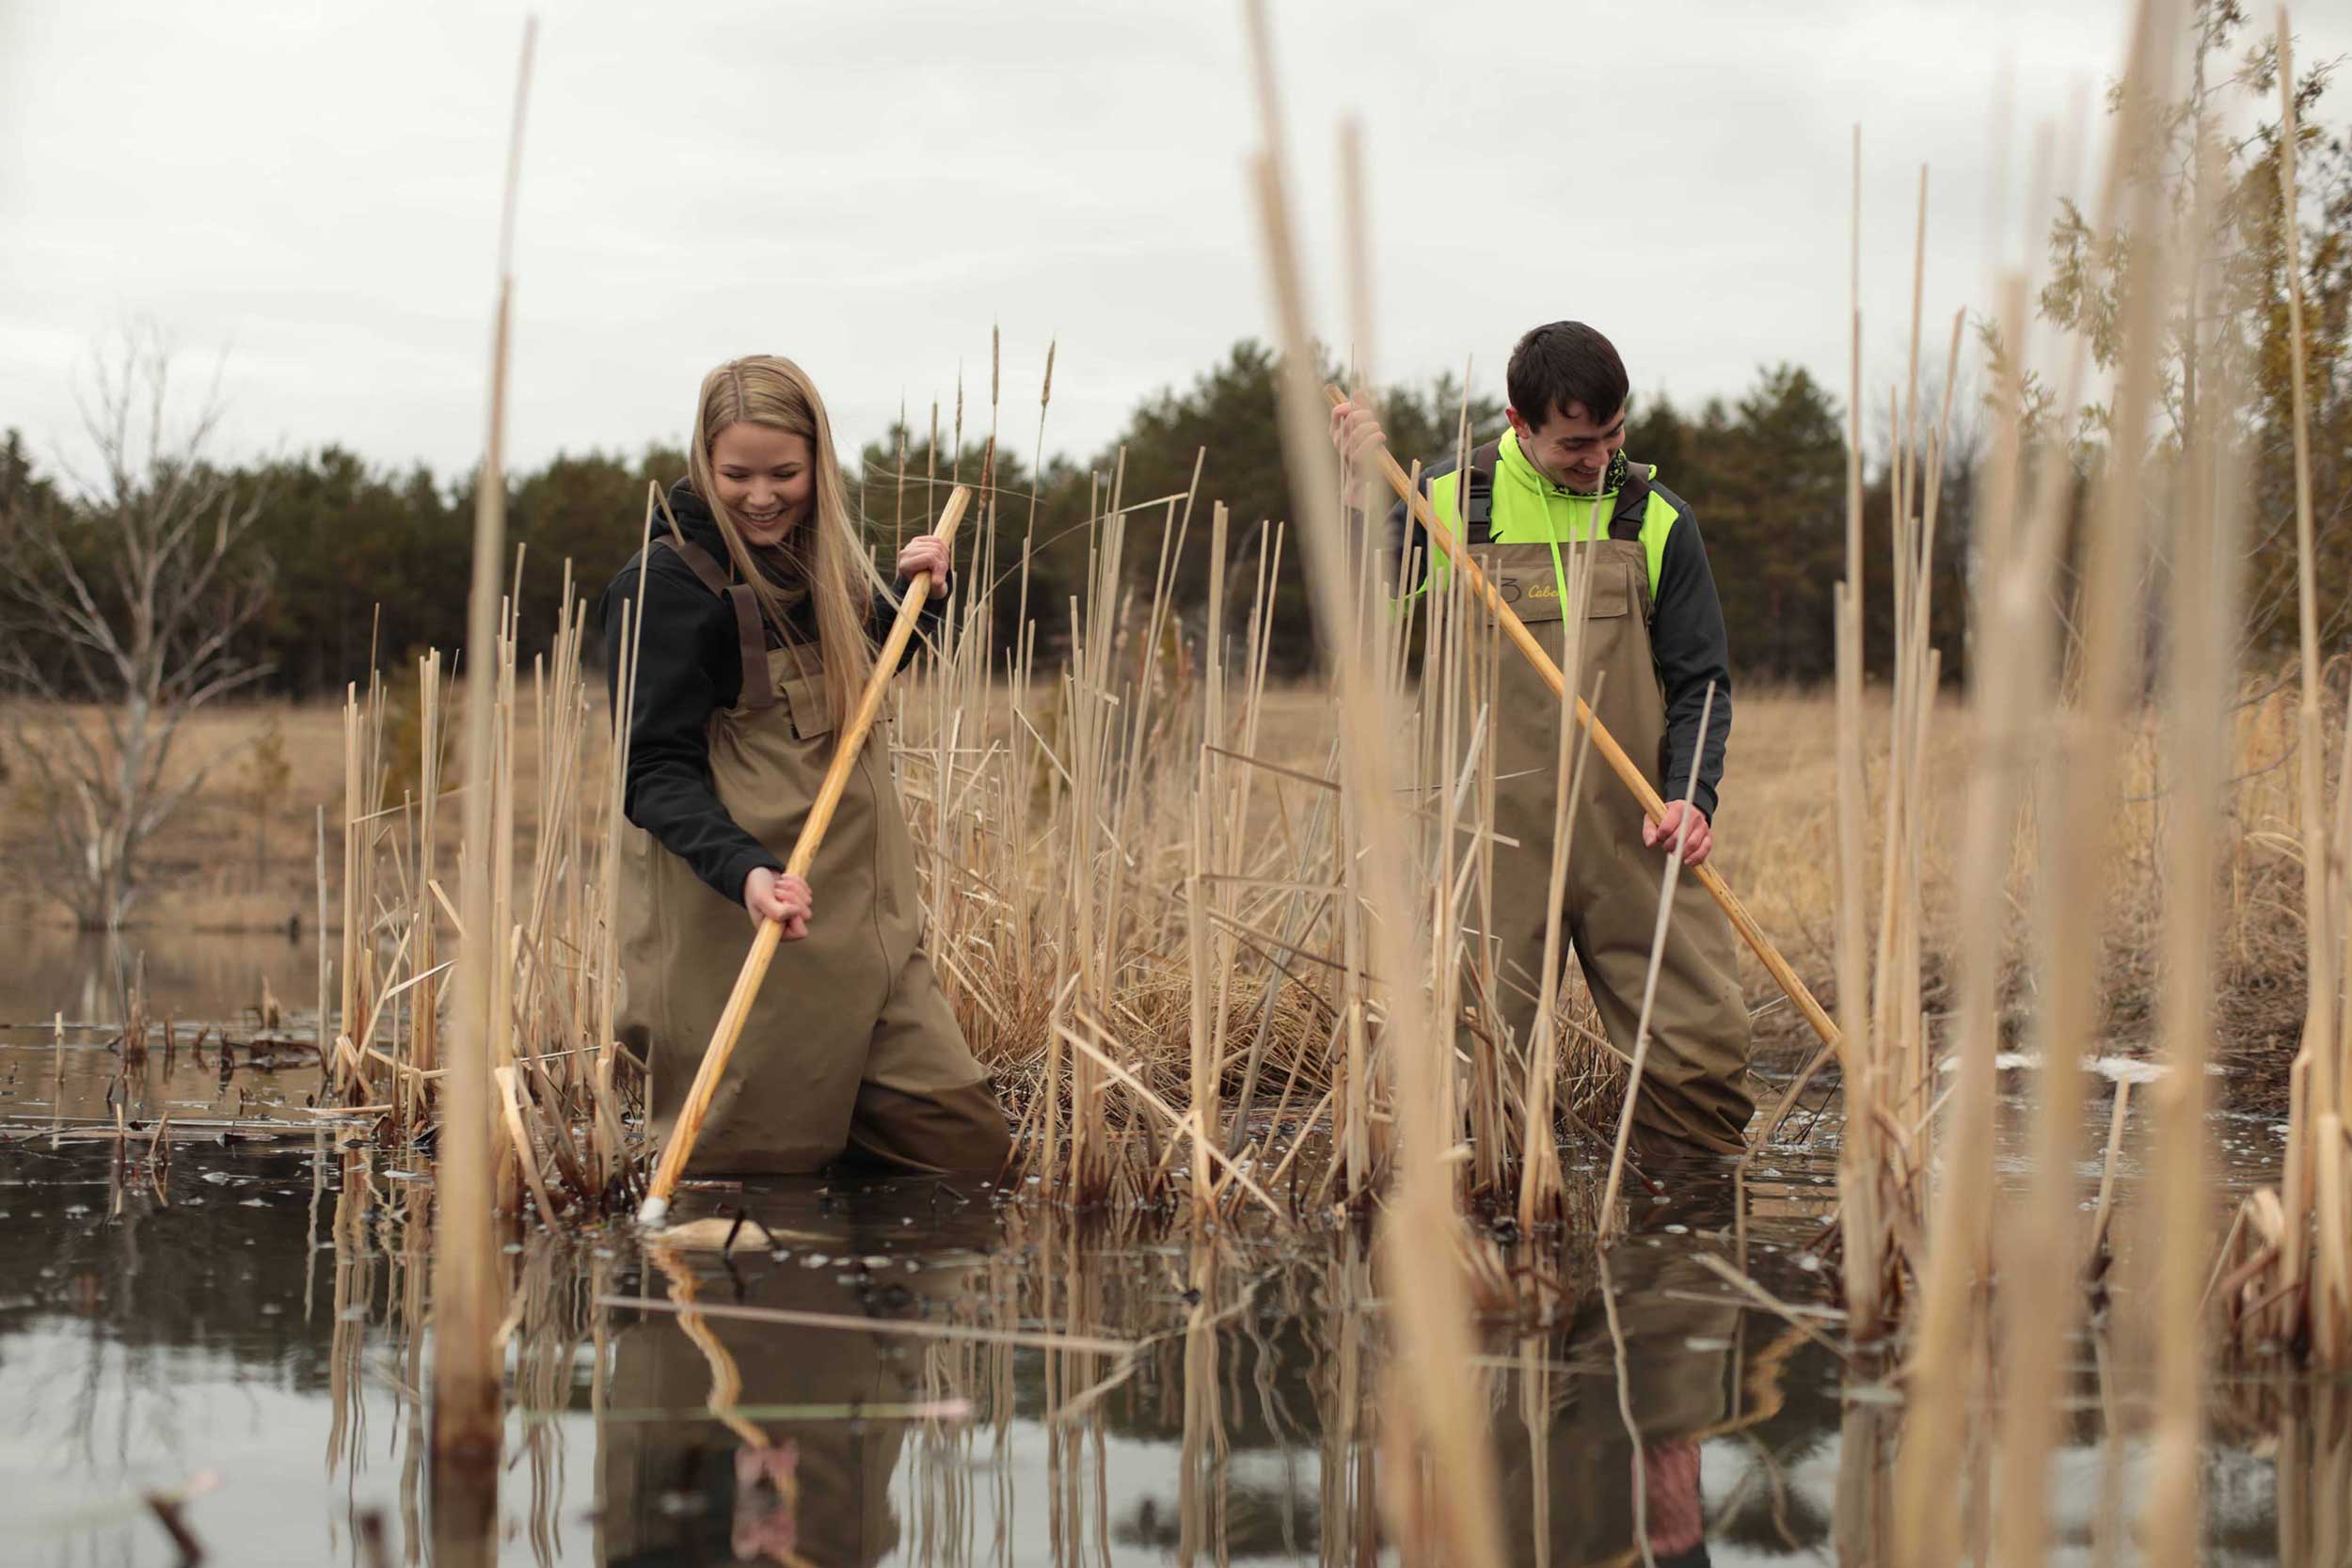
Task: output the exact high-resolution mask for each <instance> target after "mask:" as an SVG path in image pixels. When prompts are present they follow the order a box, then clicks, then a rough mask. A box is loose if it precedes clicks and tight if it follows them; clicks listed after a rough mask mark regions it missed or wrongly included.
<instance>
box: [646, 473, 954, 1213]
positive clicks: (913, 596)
mask: <svg viewBox="0 0 2352 1568" xmlns="http://www.w3.org/2000/svg"><path fill="white" fill-rule="evenodd" d="M971 502H972V492H971V491H970V490H969V489H967V488H966V487H965V486H963V485H961V484H959V485H957V486H956V487H955V489H954V490H953V491H951V492H950V493H949V494H948V497H947V504H946V508H945V509H943V510H942V511H941V513H940V515H939V527H938V528H937V529H935V530H934V532H936V533H937V534H938V535H939V537H940V539H941V540H942V541H943V542H945V543H946V545H948V546H950V547H951V548H952V547H953V546H954V544H955V538H956V525H957V524H958V523H961V521H962V520H963V512H964V508H965V507H967V506H969V505H970V504H971ZM930 594H931V575H930V573H929V572H925V573H922V574H921V575H920V576H918V577H916V578H915V579H914V581H913V582H912V583H910V584H908V585H907V595H906V599H905V601H904V602H903V603H901V604H900V605H899V606H898V620H897V621H896V622H895V623H893V624H892V626H891V627H890V636H889V637H888V638H887V639H885V640H884V641H883V642H882V652H881V653H879V654H877V655H876V656H875V658H874V673H873V677H872V678H871V679H870V680H868V681H867V682H866V693H865V695H864V696H862V697H860V698H859V699H858V705H857V712H856V713H855V714H854V715H853V716H852V717H851V718H850V722H849V725H848V726H847V727H846V728H845V729H843V730H842V732H841V742H840V744H839V746H838V747H836V748H835V750H834V754H833V766H832V767H830V768H827V769H826V770H825V782H824V783H823V784H820V785H819V786H818V790H817V800H816V803H815V804H814V805H812V806H810V807H809V810H808V820H807V821H806V822H804V823H803V824H802V826H801V836H800V838H799V839H798V840H797V841H795V842H794V844H793V846H792V853H791V855H790V857H789V858H787V860H786V861H785V863H784V870H785V875H787V876H788V877H805V876H807V875H808V868H809V867H810V866H811V865H812V864H814V863H816V860H817V850H818V846H820V845H822V844H823V843H824V841H825V830H826V829H828V828H830V827H832V826H833V814H834V808H835V807H837V806H839V805H840V804H841V792H842V791H843V790H844V789H846V788H848V787H849V783H850V769H851V768H854V767H856V766H857V756H858V752H861V751H863V750H864V749H865V746H866V732H867V731H868V730H870V729H872V728H873V727H874V720H875V718H876V717H877V716H878V715H880V714H881V712H882V699H883V698H884V697H886V696H888V695H889V693H890V677H891V676H892V675H894V674H896V673H898V660H899V658H900V657H902V656H903V655H904V654H905V653H906V648H907V643H908V642H909V641H912V640H913V639H914V624H915V622H916V620H917V619H918V618H920V617H921V615H922V613H923V605H924V601H926V600H927V599H929V598H930ZM748 673H749V672H747V675H748ZM783 936H784V927H783V926H782V925H780V924H778V923H777V922H775V921H773V920H763V921H761V922H760V923H759V934H758V935H757V936H755V937H754V938H753V939H752V951H751V955H750V956H749V957H748V958H745V959H744V960H743V968H742V972H741V973H740V974H737V975H736V977H735V990H733V991H732V992H730V993H729V994H728V996H727V1006H726V1010H725V1011H724V1012H723V1013H721V1014H720V1015H719V1026H718V1028H716V1029H715V1030H713V1031H712V1032H711V1036H710V1044H709V1045H708V1046H707V1048H706V1049H705V1050H704V1052H703V1059H702V1065H701V1066H700V1067H698V1068H696V1069H694V1085H693V1087H691V1088H690V1089H688V1090H687V1091H686V1103H685V1104H684V1105H682V1106H680V1107H679V1108H678V1116H677V1125H676V1126H675V1127H673V1128H672V1129H671V1130H670V1141H669V1143H668V1144H667V1145H665V1146H664V1147H663V1148H662V1150H661V1161H660V1164H657V1165H656V1166H655V1167H654V1172H653V1185H652V1187H651V1188H650V1189H649V1190H648V1191H647V1192H646V1194H645V1201H644V1204H643V1205H641V1206H640V1207H639V1209H638V1211H637V1222H638V1223H639V1224H640V1225H660V1223H661V1221H662V1219H663V1218H664V1217H665V1216H666V1215H667V1214H668V1213H669V1212H670V1195H671V1194H672V1193H673V1192H675V1191H676V1189H677V1181H678V1177H679V1176H680V1175H682V1174H684V1172H685V1170H686V1162H687V1160H688V1159H689V1158H690V1157H691V1155H692V1154H693V1152H694V1144H695V1142H696V1141H697V1140H698V1139H700V1138H701V1136H702V1132H703V1118H704V1117H706V1116H707V1115H709V1113H710V1101H711V1097H712V1096H713V1095H715V1094H717V1093H718V1091H719V1080H720V1079H721V1078H722V1077H723V1076H724V1075H725V1073H726V1070H727V1059H728V1058H729V1057H730V1056H733V1055H734V1054H735V1042H736V1040H737V1039H738V1038H739V1037H740V1036H741V1035H742V1033H743V1023H744V1021H745V1020H746V1019H748V1018H750V1017H751V1012H752V1003H753V1002H754V1001H755V999H756V998H757V997H758V995H759V983H760V982H761V981H762V980H764V979H766V978H767V976H768V964H769V961H770V960H771V959H772V958H774V957H775V956H776V943H777V942H779V941H781V940H782V938H783Z"/></svg>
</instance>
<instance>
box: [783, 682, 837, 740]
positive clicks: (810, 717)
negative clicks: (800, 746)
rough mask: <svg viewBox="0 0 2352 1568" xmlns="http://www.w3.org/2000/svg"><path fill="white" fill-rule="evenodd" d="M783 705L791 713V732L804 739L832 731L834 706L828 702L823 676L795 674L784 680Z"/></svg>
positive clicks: (818, 736) (826, 734) (810, 738)
mask: <svg viewBox="0 0 2352 1568" xmlns="http://www.w3.org/2000/svg"><path fill="white" fill-rule="evenodd" d="M784 705H785V706H786V707H787V708H788V709H789V710H790V711H791V714H792V733H793V734H794V735H796V736H799V737H800V738H801V739H803V740H816V739H818V738H821V737H822V736H829V735H831V734H833V707H832V705H830V704H828V703H827V702H826V701H825V681H824V677H823V676H821V675H794V676H792V677H791V678H790V679H788V680H787V681H786V682H785V683H784Z"/></svg>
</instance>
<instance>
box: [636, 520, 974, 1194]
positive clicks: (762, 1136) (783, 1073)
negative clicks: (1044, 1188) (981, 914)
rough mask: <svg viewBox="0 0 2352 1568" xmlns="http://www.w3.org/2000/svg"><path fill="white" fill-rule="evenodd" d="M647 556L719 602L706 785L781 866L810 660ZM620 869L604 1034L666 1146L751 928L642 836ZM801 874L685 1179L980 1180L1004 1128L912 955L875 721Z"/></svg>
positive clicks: (916, 928)
mask: <svg viewBox="0 0 2352 1568" xmlns="http://www.w3.org/2000/svg"><path fill="white" fill-rule="evenodd" d="M655 547H656V548H660V549H674V550H676V551H677V553H678V555H679V556H680V557H681V558H682V559H684V560H685V562H687V564H688V565H689V566H691V567H692V568H693V569H694V574H695V576H696V577H698V578H701V579H702V581H703V583H704V585H705V586H707V587H708V588H709V589H710V590H711V591H712V592H713V593H716V594H719V595H720V596H722V597H723V598H726V599H729V600H731V601H732V603H733V607H734V610H735V613H736V617H737V624H738V626H739V630H740V638H739V644H740V652H741V657H742V659H743V684H742V690H741V694H740V696H739V699H738V700H737V703H736V705H735V706H733V707H731V708H728V709H727V710H725V711H724V712H722V713H714V714H713V715H711V719H710V727H709V740H710V777H711V783H712V785H713V787H714V788H715V789H716V791H717V793H718V796H719V800H720V803H721V804H722V805H723V806H725V807H726V810H727V814H728V815H729V816H732V817H733V818H734V819H735V821H736V822H737V824H738V825H739V826H740V827H741V828H742V829H743V830H744V832H748V833H750V834H752V835H753V836H754V837H755V838H757V839H758V840H759V841H760V842H761V843H762V844H764V845H766V846H767V847H769V848H770V849H771V851H773V852H774V853H775V856H776V859H777V861H778V863H782V862H783V860H784V857H785V855H786V854H787V852H788V851H789V850H790V848H791V847H792V844H793V841H794V840H795V839H796V838H797V837H798V836H799V833H800V830H801V825H802V822H803V819H804V818H805V817H806V816H807V815H808V811H809V807H810V804H811V802H812V801H813V800H815V799H816V796H817V790H818V784H820V783H821V782H822V781H823V779H824V776H825V769H826V768H827V765H828V764H830V763H831V761H832V760H833V752H834V714H833V713H832V711H831V710H830V707H829V706H828V705H827V702H826V698H825V689H824V681H823V678H822V676H823V672H822V669H821V667H820V666H819V665H818V660H817V657H816V655H815V651H814V650H813V649H809V648H805V647H789V648H775V649H771V648H768V647H767V646H766V639H765V638H764V636H763V635H762V633H761V630H760V626H759V619H758V615H757V611H756V607H755V605H754V603H753V601H752V596H751V591H750V590H749V589H748V588H746V587H744V586H742V585H740V584H732V585H731V584H730V583H729V582H728V581H727V579H726V576H725V574H724V573H723V572H722V571H721V570H720V568H719V566H718V563H717V562H714V561H713V560H712V559H711V558H710V556H709V554H708V553H707V552H706V551H704V550H703V549H701V548H700V547H698V546H694V545H692V544H681V543H679V542H675V541H671V540H661V541H659V542H657V544H656V546H655ZM656 635H658V632H657V633H656ZM622 876H623V881H622V889H621V919H622V927H621V939H622V977H623V986H624V990H623V1002H622V1013H621V1039H622V1041H623V1043H625V1044H627V1045H628V1046H629V1047H630V1048H631V1049H632V1050H634V1051H636V1052H638V1053H640V1054H641V1055H642V1056H643V1057H644V1061H645V1064H646V1067H647V1069H648V1071H649V1073H650V1077H651V1084H650V1086H649V1088H648V1090H647V1095H646V1119H647V1121H648V1123H649V1125H650V1129H651V1131H653V1132H655V1133H656V1135H657V1136H659V1137H660V1138H661V1139H664V1140H666V1139H667V1138H668V1136H669V1132H670V1128H671V1124H672V1122H673V1121H674V1120H675V1117H676V1116H677V1111H678V1107H679V1105H680V1104H681V1103H682V1102H683V1101H684V1100H685V1098H686V1091H687V1087H688V1085H690V1084H691V1083H692V1082H693V1077H694V1069H695V1068H696V1066H697V1065H698V1064H699V1063H700V1061H701V1060H702V1053H703V1049H704V1047H705V1046H706V1045H707V1044H708V1043H709V1040H710V1037H711V1033H712V1030H713V1029H714V1027H715V1026H716V1025H717V1023H718V1022H719V1014H720V1012H721V1010H722V1009H723V1007H724V1006H725V1005H726V999H727V993H728V991H729V990H730V989H731V988H732V987H733V986H734V984H735V977H736V974H737V971H738V970H739V969H740V968H741V966H742V962H743V957H744V954H745V953H746V952H747V951H748V950H749V949H750V946H751V942H752V936H753V927H752V922H751V917H750V915H749V914H748V913H746V912H745V911H744V909H743V906H742V905H740V904H733V903H729V902H728V901H727V900H726V899H725V898H724V897H723V896H721V895H719V894H717V893H714V892H713V891H711V889H710V887H709V886H708V885H707V884H706V883H705V882H704V881H703V880H702V879H700V878H698V877H696V876H695V875H694V874H693V872H692V871H691V869H690V868H689V867H688V866H687V864H686V863H685V862H684V861H681V860H679V859H678V858H677V857H676V856H675V855H673V854H671V853H670V852H669V851H668V850H666V849H664V848H663V847H661V846H660V844H658V843H656V842H655V841H654V839H653V836H652V835H651V834H650V833H647V832H644V830H643V829H639V828H632V829H631V830H630V831H629V832H628V835H627V841H626V844H625V848H624V854H623V865H622ZM808 880H809V886H810V888H811V890H812V891H813V893H814V895H815V903H816V914H815V917H814V918H813V919H811V920H810V922H809V926H808V935H807V936H806V937H805V938H804V939H803V940H801V941H799V942H785V943H783V944H782V945H781V946H780V947H779V948H778V949H777V951H776V957H775V961H774V963H773V965H772V967H771V969H770V970H769V973H768V979H767V983H766V985H765V986H763V987H762V988H761V990H760V992H759V997H758V1000H757V1002H756V1003H755V1004H754V1006H753V1008H752V1012H751V1017H750V1019H749V1020H748V1021H747V1022H745V1024H744V1028H743V1036H742V1042H741V1045H740V1046H739V1049H738V1050H737V1051H736V1053H735V1055H734V1058H733V1059H732V1060H731V1061H730V1062H729V1063H728V1066H727V1071H726V1075H725V1077H724V1078H723V1080H722V1081H721V1082H720V1085H719V1088H718V1092H717V1094H716V1095H715V1097H714V1098H713V1099H712V1101H711V1105H710V1117H709V1120H708V1121H707V1123H706V1125H705V1127H704V1131H703V1135H702V1138H701V1141H700V1142H699V1143H697V1144H696V1145H695V1148H694V1154H693V1158H692V1160H691V1163H690V1164H689V1165H688V1167H687V1171H688V1174H689V1175H692V1176H710V1175H716V1174H722V1173H724V1174H731V1175H733V1174H741V1175H749V1174H763V1173H789V1172H802V1171H813V1170H817V1169H818V1168H819V1167H821V1166H823V1165H825V1164H828V1163H830V1162H831V1161H833V1160H834V1158H835V1157H837V1156H839V1155H841V1154H843V1153H844V1152H847V1151H850V1150H854V1151H856V1152H857V1153H859V1154H861V1155H864V1156H866V1157H869V1158H872V1159H876V1160H880V1161H882V1162H884V1163H886V1164H895V1165H899V1166H904V1167H906V1168H909V1169H914V1170H930V1171H965V1172H981V1173H987V1174H993V1173H994V1172H995V1171H996V1170H998V1169H999V1168H1000V1167H1001V1166H1002V1165H1003V1164H1004V1161H1005V1157H1006V1154H1007V1151H1008V1148H1009V1139H1008V1136H1007V1133H1006V1128H1005V1119H1004V1117H1003V1114H1002V1113H1001V1112H1000V1111H999V1110H998V1108H997V1105H996V1101H995V1097H994V1096H993V1094H992V1093H991V1092H990V1090H989V1086H988V1083H987V1080H986V1076H985V1075H984V1074H983V1073H982V1072H981V1070H980V1068H979V1064H978V1063H977V1062H976V1061H974V1060H973V1057H972V1053H971V1051H970V1050H969V1049H968V1048H967V1047H966V1046H965V1044H964V1041H963V1033H962V1031H961V1029H960V1028H959V1027H958V1026H957V1024H956V1020H955V1015H954V1013H953V1012H952V1011H950V1010H949V1008H948V1006H947V999H946V996H945V995H943V994H942V993H941V991H940V989H939V980H938V977H937V976H936V975H935V974H933V973H932V970H931V965H930V959H929V958H926V957H925V956H924V953H923V948H922V936H923V930H922V917H921V911H920V908H919V907H918V901H917V897H916V887H915V872H914V844H913V841H912V840H911V839H910V838H909V836H908V833H907V825H906V817H905V816H904V815H903V814H902V813H901V812H900V810H899V806H898V797H897V795H896V794H895V793H894V792H893V790H892V788H891V781H890V752H889V740H888V736H887V732H886V729H885V727H884V726H882V725H876V726H875V728H874V729H873V731H872V733H871V734H869V735H868V736H867V737H866V745H865V747H864V749H863V751H862V752H861V754H860V756H859V758H858V765H857V767H856V768H855V769H853V770H852V771H851V773H850V784H849V787H848V789H847V790H846V791H845V792H844V793H843V795H842V799H841V804H840V807H839V809H838V811H837V812H836V813H835V815H834V820H833V826H832V829H831V831H830V832H827V834H826V835H825V840H824V845H823V847H822V848H821V849H820V850H819V851H818V856H817V861H816V863H815V864H814V865H812V866H811V867H810V868H809V873H808Z"/></svg>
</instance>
